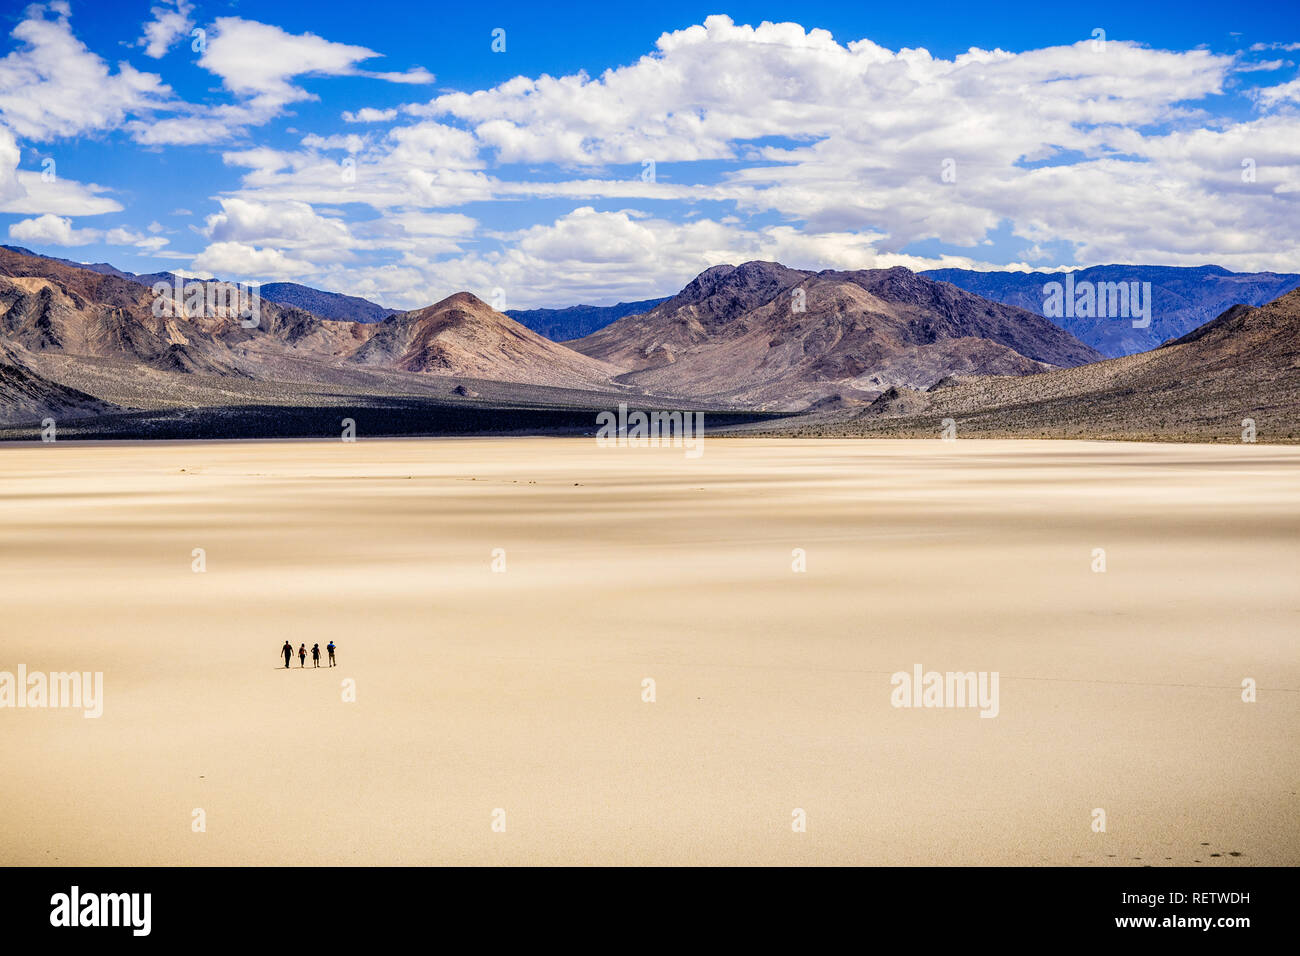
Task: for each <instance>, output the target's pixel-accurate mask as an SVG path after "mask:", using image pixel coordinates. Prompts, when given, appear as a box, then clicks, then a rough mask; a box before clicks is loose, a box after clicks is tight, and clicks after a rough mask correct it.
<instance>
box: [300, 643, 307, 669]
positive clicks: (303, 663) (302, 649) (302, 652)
mask: <svg viewBox="0 0 1300 956" xmlns="http://www.w3.org/2000/svg"><path fill="white" fill-rule="evenodd" d="M298 666H299V667H306V666H307V645H306V644H299V645H298Z"/></svg>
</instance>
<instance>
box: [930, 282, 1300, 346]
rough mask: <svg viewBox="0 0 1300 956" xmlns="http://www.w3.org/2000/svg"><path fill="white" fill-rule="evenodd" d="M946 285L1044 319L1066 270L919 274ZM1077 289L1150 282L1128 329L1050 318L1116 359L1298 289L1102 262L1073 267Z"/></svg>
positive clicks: (1113, 321)
mask: <svg viewBox="0 0 1300 956" xmlns="http://www.w3.org/2000/svg"><path fill="white" fill-rule="evenodd" d="M919 274H920V275H923V276H926V277H928V278H931V279H935V280H937V281H939V282H951V283H952V284H953V285H955V286H957V287H958V288H960V289H965V290H966V291H967V292H974V293H975V294H976V295H981V296H984V297H985V298H986V299H993V300H994V301H995V302H1004V303H1006V304H1007V305H1014V306H1018V307H1020V308H1022V309H1027V310H1028V311H1030V312H1034V313H1037V314H1038V315H1043V314H1044V310H1043V305H1044V301H1045V298H1046V294H1045V293H1044V290H1043V287H1044V285H1046V284H1047V283H1049V282H1062V283H1063V282H1064V280H1065V276H1066V272H1064V271H1056V272H1047V271H1043V272H1011V271H1002V270H997V271H989V272H977V271H975V270H971V269H929V270H927V271H925V272H921V273H919ZM1073 276H1074V280H1073V281H1074V282H1075V283H1076V284H1080V283H1084V282H1089V283H1092V284H1093V285H1094V286H1095V285H1097V284H1098V283H1103V282H1108V283H1109V282H1139V283H1143V282H1150V283H1151V297H1152V307H1151V324H1150V326H1149V327H1147V328H1134V327H1133V322H1132V321H1131V319H1129V318H1122V317H1113V316H1095V315H1094V316H1064V317H1059V318H1058V317H1051V316H1049V318H1051V320H1052V321H1053V322H1055V323H1056V324H1058V325H1060V326H1061V327H1062V328H1063V329H1065V330H1066V331H1067V332H1069V333H1070V334H1072V335H1074V336H1075V337H1076V338H1077V339H1079V340H1080V341H1081V342H1084V343H1086V344H1087V345H1090V346H1092V347H1093V348H1095V349H1096V350H1097V351H1098V352H1100V353H1102V354H1103V355H1105V356H1107V357H1110V358H1114V357H1116V356H1120V355H1132V354H1134V353H1136V352H1145V351H1148V350H1150V349H1153V348H1156V347H1157V346H1159V345H1160V344H1161V343H1163V342H1167V341H1169V340H1170V339H1176V338H1179V337H1180V336H1183V335H1186V334H1187V333H1188V332H1190V331H1192V330H1193V329H1195V328H1197V327H1198V326H1200V325H1203V324H1204V323H1206V322H1208V321H1210V320H1211V319H1213V318H1214V317H1215V316H1217V315H1219V314H1220V313H1221V312H1223V311H1224V310H1225V309H1228V308H1230V307H1231V306H1234V305H1238V304H1244V305H1263V304H1264V303H1266V302H1271V301H1273V300H1274V299H1276V298H1277V297H1278V296H1281V295H1283V294H1284V293H1287V292H1290V291H1291V290H1292V289H1295V288H1297V287H1300V274H1292V273H1275V272H1232V271H1230V270H1228V269H1224V268H1223V267H1222V266H1136V265H1132V266H1131V265H1103V266H1091V267H1089V268H1086V269H1076V270H1073Z"/></svg>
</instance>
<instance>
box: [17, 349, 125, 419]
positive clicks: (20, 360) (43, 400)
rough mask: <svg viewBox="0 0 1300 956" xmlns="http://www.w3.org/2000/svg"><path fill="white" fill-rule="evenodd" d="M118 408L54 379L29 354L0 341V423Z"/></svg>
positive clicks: (78, 414)
mask: <svg viewBox="0 0 1300 956" xmlns="http://www.w3.org/2000/svg"><path fill="white" fill-rule="evenodd" d="M114 410H116V409H115V408H114V407H113V406H112V405H111V404H109V403H107V402H102V401H100V400H99V399H97V398H95V397H94V396H93V395H88V394H86V393H85V392H80V391H78V390H77V389H75V388H68V387H67V386H64V385H60V384H58V383H57V382H52V381H50V380H49V379H47V378H46V377H44V376H43V375H40V374H39V373H37V372H35V371H33V370H32V368H31V367H30V366H29V364H28V357H27V356H26V355H24V354H23V352H22V351H21V350H20V349H18V348H15V347H14V346H12V345H6V344H5V343H3V342H0V424H4V425H11V424H22V423H28V422H31V423H36V422H40V421H41V420H43V419H45V418H47V417H48V418H53V419H55V421H56V423H57V422H59V421H64V420H68V419H72V418H81V417H84V416H87V415H99V414H103V413H104V412H108V411H114Z"/></svg>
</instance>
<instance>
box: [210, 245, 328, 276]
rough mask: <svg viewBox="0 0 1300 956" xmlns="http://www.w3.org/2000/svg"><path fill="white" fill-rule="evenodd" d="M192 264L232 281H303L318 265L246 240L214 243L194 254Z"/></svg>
mask: <svg viewBox="0 0 1300 956" xmlns="http://www.w3.org/2000/svg"><path fill="white" fill-rule="evenodd" d="M191 266H192V267H193V268H194V269H195V270H197V271H198V272H201V273H205V274H207V275H218V276H221V277H222V278H226V279H232V280H235V279H240V280H261V281H271V280H275V279H292V280H294V281H301V277H302V276H304V275H307V274H310V273H312V272H313V271H315V266H313V265H312V263H311V262H308V261H307V260H305V259H294V258H291V257H289V256H286V255H285V254H284V253H283V252H281V251H280V250H279V249H259V248H257V247H255V246H251V245H248V244H247V243H243V242H214V243H213V244H212V245H210V246H208V247H207V248H206V249H204V250H203V252H201V253H199V254H198V255H197V256H195V257H194V260H193V262H192V263H191Z"/></svg>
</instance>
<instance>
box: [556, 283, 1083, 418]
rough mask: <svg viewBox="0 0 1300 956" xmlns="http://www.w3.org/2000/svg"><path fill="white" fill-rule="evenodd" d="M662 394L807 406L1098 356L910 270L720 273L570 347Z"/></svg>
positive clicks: (1032, 321) (1037, 323)
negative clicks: (842, 397) (959, 376)
mask: <svg viewBox="0 0 1300 956" xmlns="http://www.w3.org/2000/svg"><path fill="white" fill-rule="evenodd" d="M568 344H569V345H571V346H572V347H573V348H574V349H576V350H577V351H579V352H582V353H584V354H586V355H590V356H592V357H594V358H598V359H601V360H603V361H606V362H609V363H610V364H613V365H617V366H620V367H622V368H625V369H628V372H627V373H626V374H624V375H623V376H621V377H620V378H619V381H621V382H625V383H629V384H632V385H635V386H637V387H640V388H644V389H647V390H649V391H651V392H656V393H660V394H681V395H689V396H693V397H710V398H714V399H717V400H726V401H732V402H741V403H750V404H755V405H758V406H761V407H767V408H798V407H802V406H804V405H807V404H808V403H810V402H816V401H818V400H820V399H822V398H824V397H826V396H828V395H832V394H841V395H849V396H852V395H855V394H856V395H860V396H867V397H874V396H875V395H877V394H879V393H880V392H881V391H884V390H885V389H888V388H890V387H892V386H903V387H911V388H925V387H928V386H930V385H932V384H934V383H935V382H937V381H938V380H939V379H941V378H943V377H944V376H946V375H951V374H954V373H968V374H969V373H984V374H998V375H1029V374H1034V373H1037V372H1041V371H1044V370H1046V369H1048V368H1052V367H1067V366H1074V365H1081V364H1083V363H1086V362H1090V361H1094V360H1096V359H1098V358H1100V357H1101V356H1100V355H1099V354H1098V353H1097V352H1095V351H1094V350H1093V349H1090V348H1088V347H1087V346H1086V345H1084V344H1082V343H1081V342H1079V341H1077V340H1076V339H1075V338H1074V337H1073V336H1071V335H1069V334H1068V333H1067V332H1064V331H1063V330H1061V329H1060V328H1059V327H1057V326H1056V325H1053V324H1052V323H1051V322H1049V321H1047V320H1046V319H1044V318H1043V317H1042V316H1039V315H1035V314H1033V313H1030V312H1027V311H1025V310H1023V309H1018V308H1014V307H1010V306H1005V305H1001V304H999V303H995V302H991V301H989V300H987V299H983V298H980V297H979V296H976V295H973V294H971V293H968V292H965V291H963V290H961V289H958V288H956V287H954V286H952V285H948V284H943V283H938V282H935V281H933V280H930V279H926V278H924V277H922V276H918V275H916V274H914V273H912V272H910V271H908V270H907V269H902V268H895V269H874V270H862V271H857V272H837V271H833V270H826V271H822V272H810V271H804V270H798V269H789V268H786V267H785V266H783V265H780V264H779V263H774V262H746V263H744V264H743V265H740V266H731V265H724V266H715V267H713V268H711V269H708V270H706V271H705V272H703V273H701V274H700V275H699V276H697V277H696V278H695V279H694V280H692V281H691V282H690V283H689V284H688V285H687V286H686V288H684V289H683V290H682V291H681V292H679V293H678V294H677V295H675V296H673V297H672V298H670V299H668V300H666V301H664V302H662V303H660V304H659V305H657V306H655V307H654V308H652V309H651V310H650V311H648V312H645V313H642V314H639V315H632V316H628V317H626V318H623V319H619V320H618V321H616V322H614V323H613V324H611V325H609V326H607V327H605V328H604V329H601V330H599V331H597V332H595V333H594V334H592V335H589V336H586V337H585V338H582V339H579V340H577V341H575V342H570V343H568Z"/></svg>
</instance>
